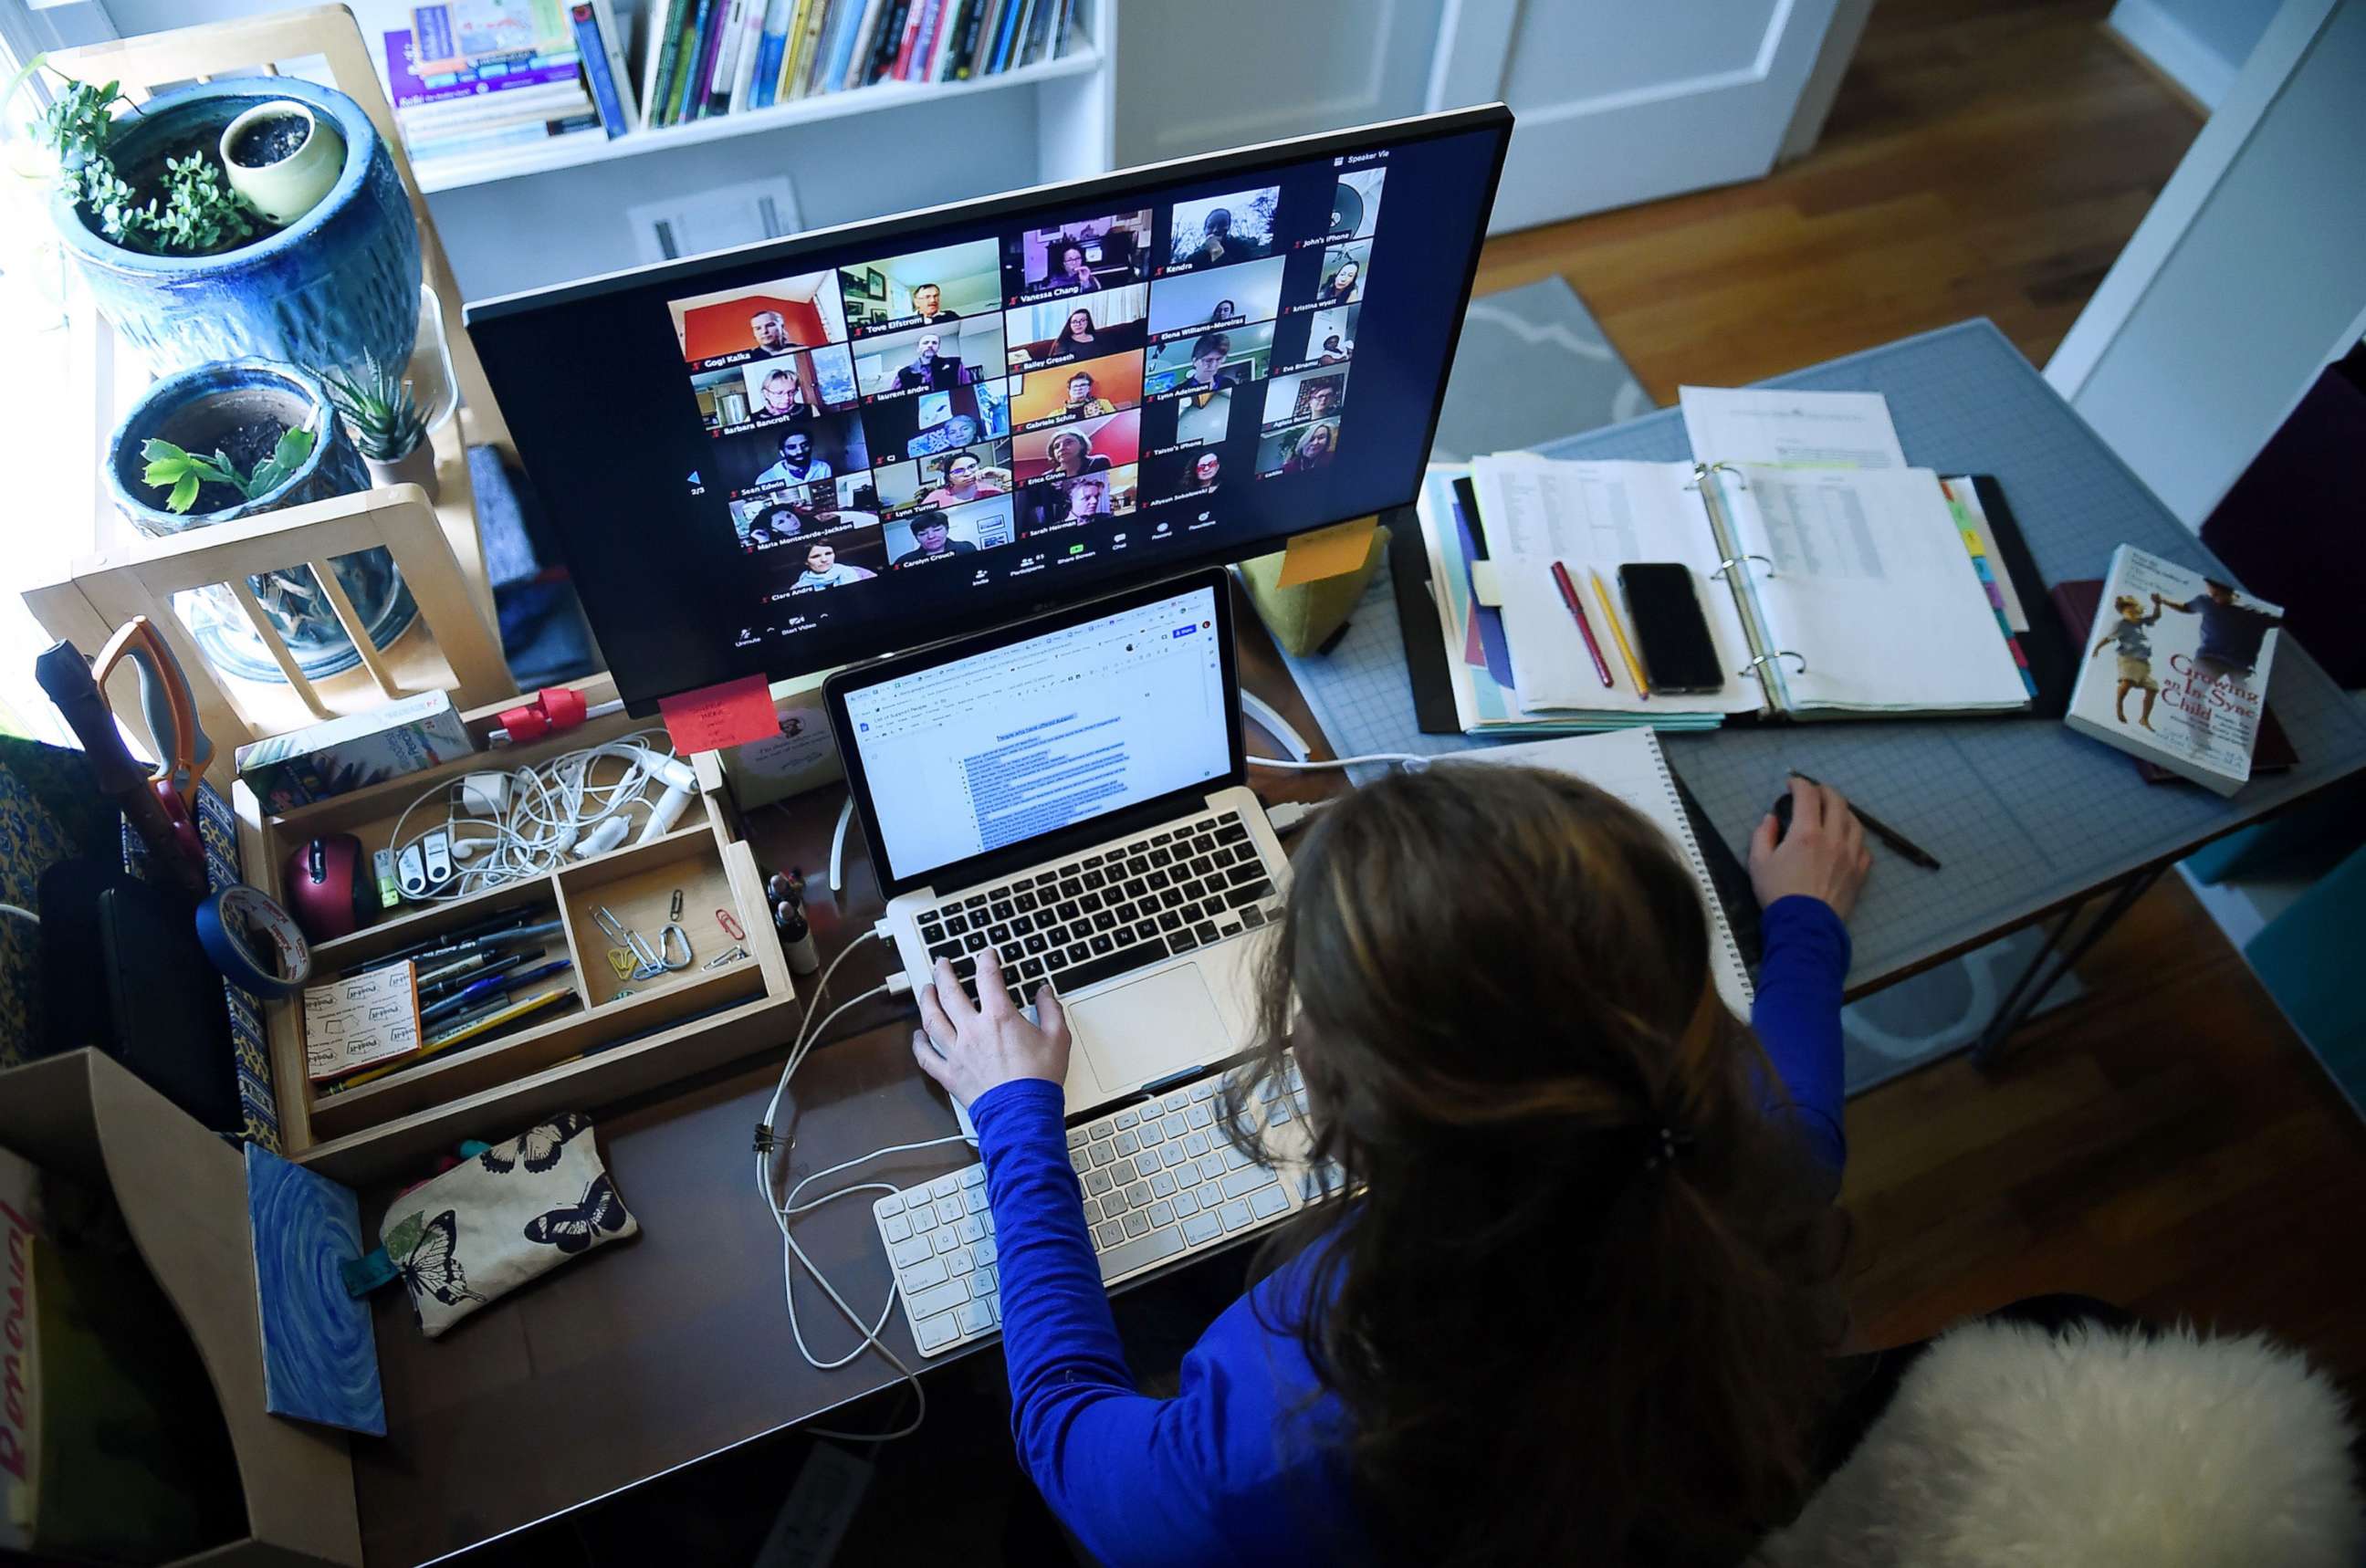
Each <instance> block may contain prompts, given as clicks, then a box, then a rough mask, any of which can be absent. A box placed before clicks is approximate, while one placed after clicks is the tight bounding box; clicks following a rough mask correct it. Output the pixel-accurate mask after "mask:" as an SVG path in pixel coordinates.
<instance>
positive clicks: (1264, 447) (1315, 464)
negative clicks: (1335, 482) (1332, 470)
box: [1256, 419, 1339, 479]
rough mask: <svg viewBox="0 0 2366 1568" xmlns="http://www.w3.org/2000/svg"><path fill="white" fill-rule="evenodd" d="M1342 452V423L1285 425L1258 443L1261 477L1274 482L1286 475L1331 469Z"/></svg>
mask: <svg viewBox="0 0 2366 1568" xmlns="http://www.w3.org/2000/svg"><path fill="white" fill-rule="evenodd" d="M1338 453H1339V422H1338V421H1337V420H1335V419H1326V420H1319V421H1317V422H1315V423H1313V424H1292V425H1285V426H1284V427H1282V428H1281V429H1279V430H1274V431H1268V432H1267V433H1266V434H1265V436H1264V438H1263V439H1262V440H1260V441H1258V443H1257V457H1256V470H1257V473H1258V474H1259V476H1261V477H1263V478H1267V479H1272V478H1275V477H1277V476H1279V475H1282V474H1306V473H1313V471H1314V470H1315V469H1317V468H1329V467H1330V466H1331V460H1332V459H1333V458H1334V457H1337V456H1338Z"/></svg>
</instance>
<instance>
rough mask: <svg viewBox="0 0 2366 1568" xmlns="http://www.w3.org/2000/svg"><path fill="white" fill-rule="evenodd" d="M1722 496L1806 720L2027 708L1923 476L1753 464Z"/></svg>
mask: <svg viewBox="0 0 2366 1568" xmlns="http://www.w3.org/2000/svg"><path fill="white" fill-rule="evenodd" d="M1739 473H1740V474H1741V479H1742V480H1743V483H1741V484H1736V483H1735V482H1733V480H1732V479H1731V478H1730V477H1729V478H1728V479H1727V480H1726V481H1725V483H1724V486H1723V488H1722V490H1721V491H1720V493H1721V494H1722V496H1723V497H1724V499H1725V503H1726V511H1727V515H1728V517H1729V518H1730V519H1731V521H1732V525H1733V527H1734V530H1735V532H1736V533H1737V534H1738V535H1739V536H1740V542H1741V547H1742V548H1743V549H1744V550H1747V551H1751V552H1753V553H1755V554H1758V555H1761V556H1764V557H1765V558H1767V559H1768V560H1771V561H1772V562H1773V563H1774V564H1773V570H1771V571H1770V570H1766V567H1765V564H1764V563H1763V562H1753V563H1752V566H1753V567H1754V568H1755V569H1756V570H1755V573H1754V575H1753V578H1752V592H1754V594H1755V596H1756V600H1757V604H1758V606H1759V614H1760V617H1761V619H1762V620H1763V622H1764V624H1765V627H1766V633H1767V636H1768V637H1769V638H1770V639H1771V640H1772V641H1773V642H1774V644H1775V648H1777V649H1791V650H1794V651H1796V652H1797V653H1798V654H1799V655H1800V657H1801V658H1803V659H1805V660H1807V668H1806V670H1805V671H1800V670H1799V669H1798V668H1797V662H1796V661H1795V660H1784V671H1783V674H1782V678H1781V679H1782V690H1783V692H1784V694H1785V695H1786V697H1787V699H1788V702H1789V705H1790V708H1791V710H1792V711H1793V712H1795V713H1798V712H1803V711H1805V710H1811V709H1816V708H1826V709H1836V710H1842V711H1848V712H1872V713H1879V712H1900V713H1915V712H1935V711H1965V710H1971V709H1979V708H2019V707H2024V706H2026V705H2028V702H2029V692H2028V689H2027V688H2026V687H2025V686H2023V685H2022V680H2021V671H2020V669H2019V667H2018V666H2017V665H2015V663H2014V662H2013V658H2012V653H2011V649H2008V648H2007V647H2006V646H2005V640H2004V637H2003V634H2001V633H2000V632H1999V631H1998V629H1997V622H1996V613H1995V611H1994V610H1993V609H1992V608H1991V607H1990V605H1989V596H1988V590H1987V588H1986V587H1985V586H1983V585H1982V583H1981V582H1980V578H1979V572H1978V570H1977V568H1975V567H1974V566H1973V565H1972V558H1971V552H1970V551H1968V550H1966V548H1965V547H1964V540H1963V536H1962V535H1961V534H1960V533H1959V532H1958V531H1957V530H1956V527H1955V518H1954V516H1953V514H1952V513H1950V512H1949V511H1948V509H1947V502H1946V496H1945V494H1944V492H1943V491H1941V490H1940V488H1939V479H1938V476H1937V475H1935V474H1933V473H1932V471H1931V470H1930V469H1928V468H1887V469H1870V470H1869V469H1856V470H1848V469H1833V468H1823V469H1803V468H1769V467H1766V466H1764V465H1763V464H1748V465H1744V466H1742V467H1741V468H1740V469H1739Z"/></svg>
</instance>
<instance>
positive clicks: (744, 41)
mask: <svg viewBox="0 0 2366 1568" xmlns="http://www.w3.org/2000/svg"><path fill="white" fill-rule="evenodd" d="M763 46H764V0H748V3H747V6H746V9H745V11H744V13H743V14H742V15H741V17H740V21H739V51H738V54H736V55H734V56H733V62H734V63H733V65H732V67H731V101H730V107H729V112H730V113H732V114H740V113H744V112H745V111H746V109H747V107H748V106H749V103H750V102H751V101H752V100H753V99H754V97H755V95H756V56H757V54H758V52H759V51H761V50H762V48H763Z"/></svg>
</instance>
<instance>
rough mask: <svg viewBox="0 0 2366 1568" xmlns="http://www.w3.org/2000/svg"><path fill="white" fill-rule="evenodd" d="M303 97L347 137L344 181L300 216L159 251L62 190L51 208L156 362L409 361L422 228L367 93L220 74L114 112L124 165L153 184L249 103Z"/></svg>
mask: <svg viewBox="0 0 2366 1568" xmlns="http://www.w3.org/2000/svg"><path fill="white" fill-rule="evenodd" d="M273 99H294V100H296V101H297V102H299V103H301V104H303V105H305V106H306V107H309V108H310V109H311V110H312V112H313V114H314V115H315V116H316V117H317V118H320V119H321V120H324V121H328V122H331V123H333V124H334V125H335V126H336V128H337V130H338V131H339V132H340V133H341V134H342V135H343V136H344V142H345V161H344V170H343V172H342V173H341V174H340V175H338V178H337V183H336V185H335V186H332V188H331V190H330V192H329V194H328V195H327V196H326V197H323V198H321V202H320V203H319V205H317V206H315V207H314V208H313V209H311V210H310V212H307V213H305V214H304V215H303V217H301V218H299V219H298V220H296V221H295V222H294V223H292V224H290V225H288V226H287V228H285V229H281V230H278V231H276V232H271V233H266V234H264V235H262V236H260V237H259V238H257V239H256V240H254V242H252V243H248V244H246V245H242V246H241V247H240V248H238V249H237V250H232V251H224V252H222V253H220V254H217V255H208V256H178V255H165V256H154V255H149V254H145V253H143V252H140V251H134V250H129V249H126V248H125V247H123V246H121V245H118V244H116V243H114V242H112V241H110V240H108V239H107V238H106V237H105V236H103V235H101V234H99V233H98V232H96V231H94V230H93V229H92V228H91V227H90V224H89V223H88V221H87V220H85V218H84V214H83V213H82V211H81V210H80V209H78V208H76V207H75V206H74V205H73V204H72V203H70V202H68V201H66V200H65V199H64V198H63V197H52V198H51V213H50V216H51V221H52V222H53V223H54V224H55V225H56V228H57V231H58V233H59V235H60V237H61V238H62V241H63V243H64V244H65V247H66V249H67V250H68V251H69V252H70V253H72V254H73V257H74V259H75V261H76V262H77V263H78V264H79V265H80V266H81V268H82V272H83V276H84V279H85V280H87V281H88V283H89V285H90V288H91V292H92V293H93V294H94V295H95V296H96V298H97V300H98V306H99V309H100V310H103V311H105V312H106V314H107V320H108V321H112V322H114V323H115V328H116V330H117V331H118V332H119V333H122V334H123V335H124V336H125V337H126V338H128V339H130V341H131V342H132V343H134V344H138V345H139V346H140V349H141V352H142V353H143V354H145V355H147V358H148V363H149V365H150V367H152V368H153V369H154V370H155V371H156V373H157V374H158V375H160V376H161V375H168V374H170V373H171V372H173V371H175V370H181V369H185V368H186V367H189V366H192V365H199V364H204V363H207V362H208V361H212V360H222V359H242V358H248V357H255V358H262V359H271V360H277V361H280V362H281V363H283V364H288V365H297V366H301V367H304V368H306V369H308V370H313V371H319V370H324V369H353V368H357V367H359V366H360V365H361V363H362V360H363V357H364V355H374V356H375V357H376V358H377V361H378V363H379V364H381V365H388V366H401V365H405V364H407V363H409V362H410V359H411V346H412V345H413V344H415V343H416V342H417V341H418V338H419V281H420V271H419V230H418V226H417V224H416V223H415V222H414V221H413V220H412V218H411V200H410V197H407V196H405V195H404V194H403V189H402V182H401V180H400V178H399V177H398V176H397V175H396V174H395V172H394V159H393V156H392V155H391V154H390V153H389V152H388V150H387V147H386V144H385V142H384V141H381V140H380V139H379V137H378V134H377V128H376V127H375V126H373V125H372V124H371V123H370V118H369V116H367V115H366V114H365V113H363V112H362V108H361V106H360V105H359V104H356V103H355V102H354V101H353V99H351V98H349V97H347V96H344V94H343V93H339V92H335V91H333V90H332V89H330V88H327V87H321V86H318V85H314V84H312V83H310V82H305V81H300V80H299V79H297V78H295V77H290V76H271V77H254V78H247V79H242V80H235V81H227V82H214V83H210V84H208V85H204V86H197V87H190V88H186V89H185V90H183V91H181V92H177V93H169V94H166V95H164V96H161V97H157V98H153V99H151V100H150V101H149V102H148V103H147V104H145V105H143V106H141V108H139V109H138V110H137V111H126V112H125V113H124V114H123V115H122V116H120V117H119V118H117V120H116V121H115V130H114V133H113V135H112V136H111V138H110V139H109V141H108V143H107V148H108V152H109V153H110V154H111V155H112V157H113V158H114V161H115V165H116V168H117V170H118V173H120V174H121V175H123V177H124V178H126V179H128V180H130V182H131V183H132V185H133V186H137V187H139V188H141V189H143V190H145V189H152V188H153V186H154V185H155V175H157V174H159V173H161V172H162V169H163V160H164V159H165V158H166V157H167V156H179V155H181V154H183V153H185V152H187V151H188V150H190V149H191V148H199V147H201V148H204V149H205V150H206V151H207V152H208V154H209V155H210V154H211V153H212V152H213V150H214V148H215V145H216V143H217V142H218V141H220V137H221V133H222V131H223V130H224V129H225V128H226V127H228V126H229V124H230V122H231V120H233V119H235V118H238V116H239V115H240V114H241V113H242V111H244V110H246V109H250V108H253V107H255V106H256V105H257V104H262V103H267V102H269V101H271V100H273Z"/></svg>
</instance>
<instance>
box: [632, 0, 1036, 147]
mask: <svg viewBox="0 0 2366 1568" xmlns="http://www.w3.org/2000/svg"><path fill="white" fill-rule="evenodd" d="M1072 5H1073V0H650V5H649V8H648V19H649V25H648V27H647V28H645V29H644V36H643V39H642V45H641V101H642V102H643V103H644V104H645V105H647V106H648V123H649V124H651V125H659V126H662V125H681V124H683V123H686V122H688V121H690V120H693V119H704V118H711V117H713V116H715V115H722V114H738V113H740V112H742V111H743V110H747V109H760V108H769V107H772V105H774V104H782V103H788V102H791V101H793V100H794V99H797V98H806V97H812V96H816V95H817V94H822V93H836V92H844V91H847V90H849V89H851V88H855V87H863V86H869V85H872V84H873V83H878V82H963V81H968V80H970V79H972V78H974V77H978V76H992V75H996V74H998V73H1001V72H1004V71H1009V70H1013V69H1015V68H1017V67H1019V66H1021V65H1032V64H1035V63H1036V62H1039V61H1043V60H1050V59H1053V58H1055V57H1057V56H1058V55H1059V53H1060V52H1061V50H1062V46H1063V45H1064V43H1065V40H1066V38H1067V33H1068V19H1069V16H1070V10H1071V6H1072Z"/></svg>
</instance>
